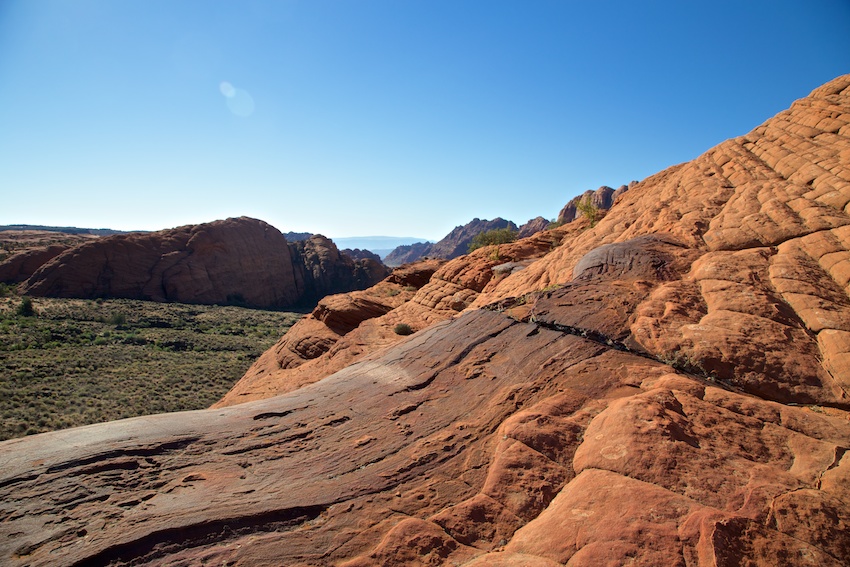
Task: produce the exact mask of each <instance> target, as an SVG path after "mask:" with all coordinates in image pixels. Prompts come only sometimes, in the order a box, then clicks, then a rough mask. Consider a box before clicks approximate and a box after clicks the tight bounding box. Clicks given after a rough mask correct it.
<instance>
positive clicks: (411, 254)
mask: <svg viewBox="0 0 850 567" xmlns="http://www.w3.org/2000/svg"><path fill="white" fill-rule="evenodd" d="M533 222H536V219H534V220H533V221H529V223H533ZM524 226H525V225H524ZM534 226H536V225H534ZM500 228H508V229H510V230H514V231H518V230H519V229H518V228H517V226H516V225H515V224H514V223H512V222H511V221H508V220H505V219H503V218H495V219H493V220H481V219H477V218H476V219H472V220H471V221H469V222H468V223H466V224H465V225H463V226H456V227H454V229H452V231H451V232H450V233H448V234H447V235H446V236H444V237H443V238H442V239H441V240H440V241H439V242H436V243H434V244H431V243H429V242H417V243H416V244H411V245H408V246H399V247H397V248H396V249H395V250H393V251H392V252H390V253H389V254H388V255H387V256H386V257H385V258H384V263H385V264H386V265H387V266H401V265H402V264H407V263H409V262H415V261H417V260H419V259H421V258H426V257H431V258H440V259H443V260H451V259H453V258H457V257H458V256H462V255H464V254H466V252H467V251H468V249H469V244H470V242H472V239H473V238H475V237H476V236H477V235H479V234H481V233H482V232H487V231H488V230H496V229H500ZM532 230H533V227H532V225H531V224H529V225H528V228H527V229H526V232H527V233H531V232H532Z"/></svg>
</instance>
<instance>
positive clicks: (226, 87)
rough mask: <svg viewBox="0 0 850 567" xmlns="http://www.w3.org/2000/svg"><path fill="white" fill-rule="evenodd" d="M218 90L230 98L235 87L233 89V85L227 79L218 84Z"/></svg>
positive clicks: (234, 91)
mask: <svg viewBox="0 0 850 567" xmlns="http://www.w3.org/2000/svg"><path fill="white" fill-rule="evenodd" d="M218 90H220V91H221V94H223V95H224V96H226V97H227V98H232V97H233V95H234V94H236V89H234V88H233V85H231V84H230V83H228V82H227V81H222V82H221V84H220V85H218Z"/></svg>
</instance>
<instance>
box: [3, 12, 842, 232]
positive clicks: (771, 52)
mask: <svg viewBox="0 0 850 567" xmlns="http://www.w3.org/2000/svg"><path fill="white" fill-rule="evenodd" d="M848 29H850V4H848V3H847V2H846V1H841V0H816V1H812V2H806V3H800V2H793V1H790V0H787V1H778V2H777V1H770V2H768V1H764V0H758V1H753V2H745V3H740V2H731V1H721V2H714V3H712V4H711V5H710V6H706V5H702V4H697V3H683V2H674V1H672V0H669V1H659V2H652V3H634V2H626V1H616V2H615V1H608V2H594V3H578V2H566V1H547V0H541V1H540V2H535V3H518V2H508V1H501V0H497V1H492V2H489V1H488V2H482V1H470V2H462V3H457V2H447V1H443V0H438V1H429V2H424V1H417V0H411V1H409V2H396V1H393V0H372V1H364V2H356V3H355V2H342V1H321V0H317V1H311V2H300V1H279V2H278V1H269V2H266V1H260V0H257V1H247V2H241V3H229V2H217V1H199V0H187V1H184V2H178V3H174V2H166V1H164V0H146V1H141V0H127V1H124V2H110V1H108V0H77V1H74V2H62V1H59V0H39V1H26V0H7V1H5V2H3V3H2V4H0V156H2V157H0V187H2V188H3V201H2V206H0V224H31V225H51V226H78V227H85V228H100V227H105V228H111V229H116V230H159V229H164V228H171V227H175V226H181V225H186V224H197V223H201V222H209V221H213V220H217V219H222V218H227V217H238V216H243V215H244V216H250V217H254V218H258V219H262V220H264V221H266V222H268V223H270V224H272V225H273V226H275V227H276V228H278V229H279V230H281V231H282V232H284V233H285V232H290V231H291V232H313V233H321V234H325V235H327V236H330V237H332V238H334V237H335V238H340V237H354V236H358V235H370V234H371V235H387V236H390V235H396V234H416V235H421V236H420V237H417V238H422V239H423V240H424V239H427V240H431V241H435V240H439V239H440V238H442V237H443V236H445V235H446V234H447V233H448V232H450V231H451V230H452V229H453V228H454V227H455V226H458V225H463V224H465V223H467V222H469V221H470V220H472V219H473V218H476V217H477V218H482V219H484V218H486V219H492V218H495V217H502V218H505V219H510V220H512V221H513V222H515V223H517V224H522V223H525V222H526V221H528V220H529V219H531V218H534V217H536V216H543V217H546V218H550V219H551V218H554V217H555V216H556V215H557V214H558V211H559V210H560V209H561V208H562V207H563V206H564V205H565V204H566V203H567V201H569V200H570V199H571V198H572V197H574V196H576V195H578V194H580V193H582V192H584V191H586V190H588V189H596V188H598V187H599V186H601V185H609V186H612V187H617V186H619V185H621V184H627V183H629V182H630V181H632V180H642V179H644V178H645V177H647V176H649V175H652V174H654V173H656V172H658V171H661V170H663V169H665V168H667V167H669V166H672V165H675V164H677V163H681V162H684V161H688V160H690V159H693V158H695V157H696V156H698V155H699V154H701V153H703V152H704V151H706V150H708V149H709V148H710V147H712V146H714V145H716V144H718V143H720V142H722V141H723V140H726V139H728V138H731V137H735V136H740V135H743V134H746V133H747V132H749V131H750V130H752V129H753V128H755V127H756V126H758V125H759V124H761V123H762V122H764V121H765V120H767V119H769V118H770V117H772V116H773V115H775V114H776V113H777V112H780V111H782V110H784V109H786V108H787V107H789V106H790V105H791V103H792V102H793V101H794V100H796V99H798V98H801V97H804V96H806V95H808V94H809V92H811V91H812V90H813V89H815V88H816V87H818V86H820V85H821V84H823V83H825V82H827V81H829V80H831V79H833V78H835V77H836V76H838V75H840V74H843V73H847V72H850V34H848V33H847V30H848Z"/></svg>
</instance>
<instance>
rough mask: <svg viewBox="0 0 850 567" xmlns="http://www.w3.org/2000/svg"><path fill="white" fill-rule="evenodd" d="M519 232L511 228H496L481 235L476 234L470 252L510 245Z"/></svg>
mask: <svg viewBox="0 0 850 567" xmlns="http://www.w3.org/2000/svg"><path fill="white" fill-rule="evenodd" d="M516 237H517V231H516V230H511V229H509V228H494V229H493V230H487V231H485V232H482V233H480V234H476V235H475V237H474V238H473V239H472V241H471V242H470V243H469V250H468V251H469V252H472V251H473V250H477V249H478V248H481V247H482V246H491V245H493V244H509V243H511V242H513V241H515V240H516Z"/></svg>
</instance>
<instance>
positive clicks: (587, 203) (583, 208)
mask: <svg viewBox="0 0 850 567" xmlns="http://www.w3.org/2000/svg"><path fill="white" fill-rule="evenodd" d="M576 210H577V211H578V212H580V213H581V214H583V215H584V216H585V218H587V220H589V221H590V228H593V227H594V226H596V221H597V220H598V218H599V207H597V206H596V205H594V204H593V201H592V200H591V199H590V197H585V198H584V199H582V200H581V201H579V202H578V204H577V205H576Z"/></svg>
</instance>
